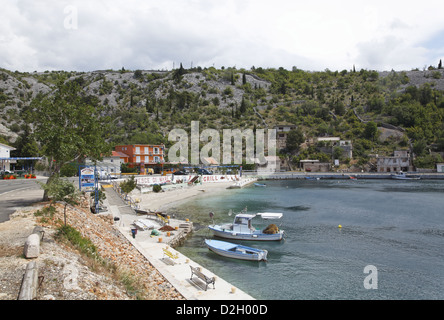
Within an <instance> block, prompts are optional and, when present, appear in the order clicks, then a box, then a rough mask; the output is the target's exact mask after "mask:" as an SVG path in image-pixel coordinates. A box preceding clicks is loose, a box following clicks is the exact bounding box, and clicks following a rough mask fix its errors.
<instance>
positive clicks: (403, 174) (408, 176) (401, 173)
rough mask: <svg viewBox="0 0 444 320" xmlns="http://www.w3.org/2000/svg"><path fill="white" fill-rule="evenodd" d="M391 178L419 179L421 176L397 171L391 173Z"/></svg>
mask: <svg viewBox="0 0 444 320" xmlns="http://www.w3.org/2000/svg"><path fill="white" fill-rule="evenodd" d="M391 178H392V179H396V180H419V179H421V177H419V176H412V175H406V174H405V172H402V171H400V172H398V173H397V174H392V175H391Z"/></svg>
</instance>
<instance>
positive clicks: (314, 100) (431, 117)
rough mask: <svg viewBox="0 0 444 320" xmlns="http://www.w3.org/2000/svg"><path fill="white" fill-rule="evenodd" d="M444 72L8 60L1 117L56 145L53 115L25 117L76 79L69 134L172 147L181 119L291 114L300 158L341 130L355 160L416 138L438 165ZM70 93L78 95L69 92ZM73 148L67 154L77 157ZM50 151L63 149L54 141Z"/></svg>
mask: <svg viewBox="0 0 444 320" xmlns="http://www.w3.org/2000/svg"><path fill="white" fill-rule="evenodd" d="M443 78H444V77H443V70H442V69H434V68H432V70H423V71H419V70H414V71H404V72H395V71H391V72H377V71H374V70H359V71H357V70H354V68H353V70H342V71H331V70H328V69H327V70H325V71H322V72H309V71H303V70H300V69H298V68H296V67H294V68H293V69H292V70H286V69H283V68H278V69H272V68H269V69H264V68H260V67H259V68H255V67H252V68H251V69H250V70H245V69H236V68H232V67H229V68H221V69H215V68H212V67H211V68H200V67H197V68H193V69H191V70H185V69H184V68H183V67H181V68H179V69H176V70H173V71H169V72H160V71H157V72H155V71H150V72H149V71H143V70H136V71H134V72H133V71H127V70H124V69H122V70H119V71H113V70H106V71H96V72H87V73H83V72H82V73H81V72H65V71H58V72H44V73H20V72H10V71H7V70H0V114H2V124H3V125H4V126H5V127H7V128H9V130H10V132H11V133H15V134H17V135H18V137H19V139H17V141H18V142H17V143H19V142H20V143H21V145H20V151H21V150H24V149H26V148H27V149H28V150H31V151H32V150H35V149H36V148H35V143H36V142H37V143H40V144H42V143H43V145H44V146H45V148H49V145H48V140H42V139H43V138H42V128H43V127H44V126H45V122H44V121H46V122H47V123H48V124H50V122H51V121H55V120H50V119H49V118H47V119H48V121H49V122H48V121H47V120H44V121H43V120H39V119H38V117H34V118H27V117H26V114H27V113H26V112H27V110H29V107H30V106H32V108H34V110H40V111H39V112H40V113H42V112H43V113H44V114H46V113H48V116H49V115H50V114H51V113H52V112H53V111H54V110H53V111H51V110H50V109H51V108H53V107H54V102H55V100H57V99H59V98H58V97H60V83H61V82H65V87H66V88H76V89H75V90H77V91H78V92H79V94H77V98H75V99H73V100H72V101H65V102H64V103H65V104H66V105H69V104H70V103H71V102H72V103H73V104H74V105H76V106H78V107H80V108H81V109H79V112H80V113H76V115H75V114H74V110H75V109H73V114H72V115H73V116H75V117H76V118H77V122H76V123H75V124H74V126H73V125H72V124H71V123H70V122H69V121H68V120H66V119H65V120H64V121H68V122H66V124H67V125H68V124H69V125H68V126H67V127H66V130H63V129H62V128H61V127H60V128H59V129H61V130H59V129H57V130H59V132H60V133H59V135H60V136H62V133H69V135H70V136H71V138H69V139H72V137H73V135H77V134H78V133H79V135H80V134H81V130H80V131H79V130H77V129H76V128H80V127H83V128H84V129H85V132H86V131H87V129H88V130H92V132H94V134H93V135H92V136H93V137H94V136H97V135H96V133H98V132H99V131H98V130H99V129H100V131H101V132H102V133H101V134H100V135H101V137H104V138H106V141H107V142H108V143H109V145H111V146H112V145H115V144H135V143H153V144H158V143H164V144H165V145H166V146H167V147H168V146H171V145H172V143H173V142H170V141H168V133H169V131H171V130H172V129H174V128H183V129H185V130H186V131H188V132H190V126H191V121H199V123H200V129H201V130H203V129H209V128H214V129H217V130H222V129H234V128H236V129H241V130H243V129H246V128H251V129H260V128H264V129H267V128H273V127H274V126H276V125H282V124H293V125H296V126H297V131H295V132H294V133H292V134H291V135H290V140H289V144H288V145H287V148H286V149H285V150H279V154H280V155H281V156H283V157H287V158H288V159H290V160H293V163H297V162H298V160H299V159H302V158H304V157H309V158H315V159H316V158H317V159H319V160H326V161H329V160H331V155H330V154H326V153H325V150H324V149H325V148H324V149H323V145H322V144H321V143H318V144H309V145H305V144H304V142H305V141H310V140H313V139H314V138H317V137H323V136H336V137H340V138H341V139H344V140H352V142H353V158H354V159H353V160H355V163H358V164H360V165H362V164H365V163H366V162H368V161H369V159H370V157H369V155H371V154H380V155H384V154H385V155H391V154H392V153H393V151H394V150H397V149H409V148H410V149H411V150H412V151H413V152H414V153H415V155H416V156H417V157H416V160H415V161H416V164H417V165H418V166H426V167H433V166H434V163H435V162H437V161H442V158H441V156H440V154H439V153H440V152H444V125H443V118H444V96H443V90H444V79H443ZM67 90H68V89H67ZM73 90H74V89H73ZM67 92H68V94H69V91H67ZM80 92H81V94H80ZM64 99H65V100H67V99H70V98H69V95H68V96H66V98H64ZM39 108H40V109H39ZM81 110H83V111H81ZM76 112H77V111H76ZM35 115H37V114H35ZM99 123H101V125H100V128H99V127H98V126H97V124H99ZM42 124H43V125H44V126H43V127H42ZM105 124H106V125H105ZM30 130H32V132H30ZM71 133H72V134H71ZM26 137H28V138H27V139H25V138H26ZM0 138H1V141H4V142H9V139H11V137H9V136H7V135H3V136H1V137H0ZM31 138H32V139H31ZM74 140H75V139H74ZM81 141H82V139H80V140H79V143H80V142H81ZM94 141H95V140H91V141H90V142H87V141H86V140H85V143H95V142H94ZM9 143H12V144H13V142H9ZM17 145H18V144H17ZM79 146H80V145H79ZM53 149H54V150H56V149H57V148H55V147H54V148H53ZM59 150H60V151H63V152H64V153H66V152H65V150H62V149H60V148H59ZM79 150H82V149H79ZM323 150H324V151H323ZM68 151H69V153H70V154H71V155H70V156H69V157H68V158H70V159H66V160H67V161H68V160H71V159H73V158H75V157H76V155H74V153H72V152H71V151H70V150H68ZM97 151H100V152H102V149H98V150H95V152H94V153H93V154H94V156H98V155H99V154H98V152H97ZM83 153H84V152H83ZM44 154H45V155H47V156H49V155H52V156H53V157H55V154H50V153H48V151H46V152H44ZM338 155H339V153H338ZM343 160H347V159H343ZM349 160H351V159H349ZM347 161H348V160H347Z"/></svg>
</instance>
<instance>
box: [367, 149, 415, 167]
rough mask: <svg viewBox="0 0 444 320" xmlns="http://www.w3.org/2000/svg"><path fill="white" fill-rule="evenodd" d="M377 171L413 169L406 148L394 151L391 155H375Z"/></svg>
mask: <svg viewBox="0 0 444 320" xmlns="http://www.w3.org/2000/svg"><path fill="white" fill-rule="evenodd" d="M376 159H377V170H378V172H398V171H404V172H407V171H413V166H412V165H411V162H412V161H411V155H410V152H409V151H407V150H401V151H395V152H394V153H393V157H377V158H376Z"/></svg>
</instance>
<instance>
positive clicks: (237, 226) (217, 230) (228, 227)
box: [208, 208, 284, 241]
mask: <svg viewBox="0 0 444 320" xmlns="http://www.w3.org/2000/svg"><path fill="white" fill-rule="evenodd" d="M246 212H247V211H246V208H245V209H244V210H243V211H242V212H241V213H239V214H237V215H236V216H235V217H234V221H233V223H229V224H223V225H210V226H208V228H209V229H210V230H211V231H212V232H213V234H214V235H215V236H216V237H221V238H226V239H236V240H258V241H276V240H277V241H279V240H282V239H283V237H284V230H280V229H279V228H278V227H277V226H276V225H275V224H270V225H269V226H268V227H266V228H265V229H264V230H257V229H256V228H255V227H253V225H252V223H251V220H252V219H253V218H254V217H256V216H260V217H261V218H262V219H264V220H270V219H280V218H282V213H274V212H261V213H256V214H247V213H246Z"/></svg>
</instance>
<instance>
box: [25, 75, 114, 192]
mask: <svg viewBox="0 0 444 320" xmlns="http://www.w3.org/2000/svg"><path fill="white" fill-rule="evenodd" d="M31 111H32V114H33V115H35V116H34V117H32V120H33V123H34V126H35V131H34V133H35V137H36V139H37V141H38V142H40V145H41V146H42V151H43V154H44V155H45V156H47V158H48V159H49V160H50V161H51V163H50V170H51V176H50V178H49V179H48V183H50V182H51V180H52V177H54V176H55V175H56V174H58V173H59V172H60V169H61V167H62V166H63V165H64V164H66V163H69V162H80V161H81V160H83V159H84V158H86V157H88V158H90V159H92V160H100V159H102V157H103V155H104V154H108V153H109V152H110V151H111V147H110V145H109V144H108V143H107V142H106V138H107V137H108V134H109V131H108V128H109V124H108V123H109V120H108V119H107V118H106V117H104V116H103V115H102V114H101V112H102V111H103V107H102V106H101V105H100V104H99V100H98V98H96V97H92V96H88V95H86V94H85V93H84V92H83V91H82V88H81V87H80V86H79V85H78V84H77V83H76V82H73V81H71V82H66V83H62V82H61V83H59V84H58V85H57V88H56V89H55V92H54V93H53V94H52V95H47V96H43V97H42V96H39V97H38V98H36V99H34V100H33V101H32V103H31ZM45 191H46V190H45ZM47 197H48V196H47V192H45V194H44V200H47Z"/></svg>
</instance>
